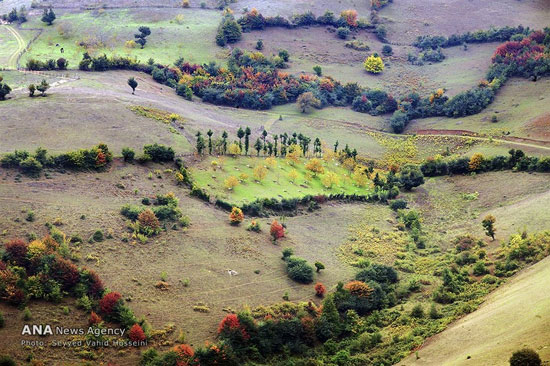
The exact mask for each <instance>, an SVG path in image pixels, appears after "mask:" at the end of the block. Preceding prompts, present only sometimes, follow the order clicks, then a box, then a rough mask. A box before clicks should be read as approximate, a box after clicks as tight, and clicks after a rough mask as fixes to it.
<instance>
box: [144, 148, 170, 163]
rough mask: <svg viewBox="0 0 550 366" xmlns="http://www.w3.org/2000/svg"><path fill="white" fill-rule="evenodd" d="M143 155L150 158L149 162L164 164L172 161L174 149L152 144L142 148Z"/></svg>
mask: <svg viewBox="0 0 550 366" xmlns="http://www.w3.org/2000/svg"><path fill="white" fill-rule="evenodd" d="M143 153H144V155H147V156H150V158H151V160H152V161H154V162H166V161H173V160H174V156H175V153H174V149H172V148H171V147H168V146H164V145H159V144H156V143H155V144H153V145H145V146H144V147H143Z"/></svg>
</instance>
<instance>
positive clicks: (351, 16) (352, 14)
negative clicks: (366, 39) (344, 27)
mask: <svg viewBox="0 0 550 366" xmlns="http://www.w3.org/2000/svg"><path fill="white" fill-rule="evenodd" d="M340 16H341V17H342V18H344V19H346V23H348V25H349V26H350V27H353V28H355V27H357V11H356V10H353V9H350V10H344V11H343V12H342V13H340Z"/></svg>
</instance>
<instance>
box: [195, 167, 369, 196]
mask: <svg viewBox="0 0 550 366" xmlns="http://www.w3.org/2000/svg"><path fill="white" fill-rule="evenodd" d="M273 160H274V161H275V162H276V165H275V166H272V167H270V166H269V163H268V162H266V159H265V158H261V157H259V158H258V157H239V158H229V157H228V158H224V159H219V158H209V159H204V160H203V161H202V162H201V163H200V164H198V165H196V166H194V167H193V168H192V170H191V171H192V175H193V179H194V180H195V182H196V184H197V185H198V186H199V187H201V188H204V189H205V190H206V191H207V192H208V193H209V194H210V195H211V196H215V197H217V198H219V199H222V200H224V201H228V202H230V203H232V204H235V205H242V204H243V203H250V202H253V201H255V200H256V199H261V198H276V199H283V198H300V197H303V196H306V195H330V194H338V193H345V194H359V195H365V194H367V193H368V192H369V191H370V185H368V186H367V187H363V188H361V187H358V186H356V185H355V184H354V183H353V181H352V178H351V177H350V172H349V171H348V170H346V169H345V168H344V167H342V166H341V165H340V164H339V163H338V162H337V161H334V160H329V161H324V162H323V168H324V173H323V174H318V175H317V176H313V174H312V173H311V172H309V171H308V170H307V169H306V167H305V164H306V163H307V160H306V159H301V160H300V161H299V162H297V163H295V164H290V163H289V161H288V160H286V159H279V158H277V159H275V158H274V159H273ZM213 161H215V162H216V163H217V165H216V168H214V165H213V164H212V162H213ZM258 166H265V167H266V168H268V169H267V175H266V177H265V178H264V179H263V180H262V181H258V180H257V179H256V178H255V176H254V169H255V168H256V167H258ZM292 171H295V172H296V177H295V179H292V178H291V177H289V175H290V174H291V172H292ZM308 172H309V173H310V174H311V176H309V179H308V175H309V174H308ZM329 172H332V173H335V174H336V175H337V177H338V178H337V180H338V182H337V183H335V184H334V186H333V187H332V188H326V187H325V186H324V185H323V178H324V177H325V176H326V175H327V174H328V173H329ZM243 174H244V175H243ZM232 176H233V177H235V178H237V179H238V180H239V181H240V182H239V184H238V185H237V186H236V187H234V188H233V189H227V188H226V187H225V182H226V180H227V179H228V178H229V177H232Z"/></svg>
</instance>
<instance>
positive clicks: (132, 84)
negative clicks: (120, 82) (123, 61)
mask: <svg viewBox="0 0 550 366" xmlns="http://www.w3.org/2000/svg"><path fill="white" fill-rule="evenodd" d="M128 85H129V86H130V88H132V94H134V92H135V91H136V88H137V86H138V82H137V81H136V79H134V77H133V76H132V77H131V78H129V79H128Z"/></svg>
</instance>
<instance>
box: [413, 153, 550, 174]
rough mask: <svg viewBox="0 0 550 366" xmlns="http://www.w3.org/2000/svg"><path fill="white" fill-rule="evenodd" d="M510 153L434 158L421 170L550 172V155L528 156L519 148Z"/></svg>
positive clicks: (450, 172)
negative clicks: (540, 156) (489, 155)
mask: <svg viewBox="0 0 550 366" xmlns="http://www.w3.org/2000/svg"><path fill="white" fill-rule="evenodd" d="M508 153H509V155H508V156H502V155H498V156H493V157H485V156H483V155H482V154H480V153H476V154H474V155H472V156H471V157H470V158H466V157H464V158H456V159H450V160H444V159H442V158H440V159H433V158H432V159H428V160H426V161H425V162H424V163H422V164H421V165H420V170H421V171H422V173H423V174H424V175H425V176H428V177H436V176H443V175H456V174H468V173H482V172H489V171H501V170H515V171H538V172H545V173H547V172H550V157H543V158H538V157H534V156H527V155H525V153H524V152H523V151H522V150H519V149H518V150H516V149H511V150H510V151H509V152H508Z"/></svg>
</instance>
